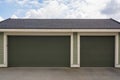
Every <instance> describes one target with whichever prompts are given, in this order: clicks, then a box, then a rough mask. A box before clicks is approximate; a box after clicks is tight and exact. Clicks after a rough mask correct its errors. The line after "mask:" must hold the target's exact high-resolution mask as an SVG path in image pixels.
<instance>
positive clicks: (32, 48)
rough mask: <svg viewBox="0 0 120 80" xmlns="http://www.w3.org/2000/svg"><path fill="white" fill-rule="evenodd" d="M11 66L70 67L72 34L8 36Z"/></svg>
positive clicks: (9, 63)
mask: <svg viewBox="0 0 120 80" xmlns="http://www.w3.org/2000/svg"><path fill="white" fill-rule="evenodd" d="M8 66H9V67H69V66H70V36H15V35H14V36H13V35H11V36H8Z"/></svg>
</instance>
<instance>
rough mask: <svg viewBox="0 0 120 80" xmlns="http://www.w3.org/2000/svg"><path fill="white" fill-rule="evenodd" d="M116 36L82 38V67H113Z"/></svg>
mask: <svg viewBox="0 0 120 80" xmlns="http://www.w3.org/2000/svg"><path fill="white" fill-rule="evenodd" d="M114 47H115V46H114V36H99V37H98V36H81V37H80V66H81V67H113V66H114V52H115V51H114Z"/></svg>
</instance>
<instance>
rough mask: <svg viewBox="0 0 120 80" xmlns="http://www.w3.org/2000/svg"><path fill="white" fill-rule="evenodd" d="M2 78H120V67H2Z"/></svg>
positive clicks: (0, 76)
mask: <svg viewBox="0 0 120 80" xmlns="http://www.w3.org/2000/svg"><path fill="white" fill-rule="evenodd" d="M0 80H120V69H115V68H78V69H75V68H73V69H71V68H39V67H33V68H30V67H29V68H28V67H23V68H22V67H16V68H14V67H12V68H0Z"/></svg>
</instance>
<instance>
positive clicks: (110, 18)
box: [110, 18, 120, 24]
mask: <svg viewBox="0 0 120 80" xmlns="http://www.w3.org/2000/svg"><path fill="white" fill-rule="evenodd" d="M110 20H112V21H114V22H116V23H118V24H120V22H118V21H117V20H115V19H113V18H110Z"/></svg>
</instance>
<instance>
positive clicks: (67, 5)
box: [25, 0, 110, 18]
mask: <svg viewBox="0 0 120 80" xmlns="http://www.w3.org/2000/svg"><path fill="white" fill-rule="evenodd" d="M109 1H110V0H99V1H98V0H64V1H63V0H45V1H44V2H43V3H42V4H43V5H42V7H40V8H38V9H30V10H28V11H26V13H25V18H107V16H106V15H105V14H102V13H101V10H103V9H104V8H105V7H106V5H107V3H108V2H109Z"/></svg>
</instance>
